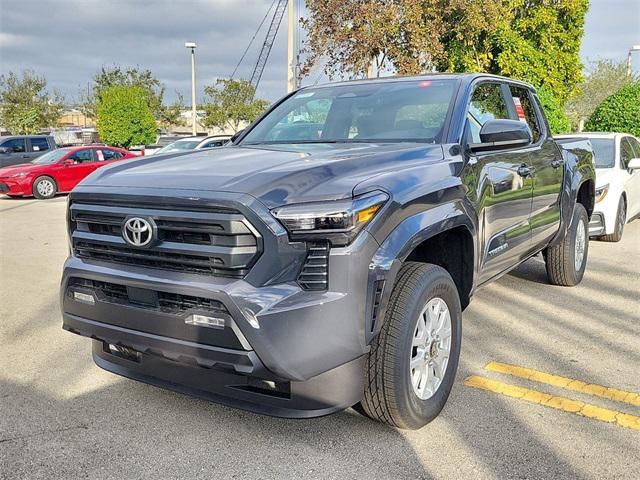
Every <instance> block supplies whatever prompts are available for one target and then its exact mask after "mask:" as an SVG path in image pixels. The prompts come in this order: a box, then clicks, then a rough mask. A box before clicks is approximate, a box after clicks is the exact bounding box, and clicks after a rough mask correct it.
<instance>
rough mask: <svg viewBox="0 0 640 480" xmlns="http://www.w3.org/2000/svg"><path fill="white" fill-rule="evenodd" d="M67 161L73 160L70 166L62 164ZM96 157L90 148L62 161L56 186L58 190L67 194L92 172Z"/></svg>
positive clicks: (78, 151)
mask: <svg viewBox="0 0 640 480" xmlns="http://www.w3.org/2000/svg"><path fill="white" fill-rule="evenodd" d="M67 160H73V163H72V164H69V165H66V164H64V162H65V161H67ZM96 166H97V165H96V157H95V156H94V151H93V149H92V148H83V149H81V150H76V151H75V152H73V153H71V154H69V155H68V156H67V158H66V159H65V160H64V161H63V166H62V168H61V169H60V173H59V174H58V177H59V178H58V179H57V180H58V186H59V187H60V190H62V191H65V192H68V191H69V190H71V189H73V187H75V186H76V185H77V184H78V183H80V181H81V180H82V179H83V178H85V177H86V176H87V175H89V174H90V173H91V172H93V171H94V170H95V168H96Z"/></svg>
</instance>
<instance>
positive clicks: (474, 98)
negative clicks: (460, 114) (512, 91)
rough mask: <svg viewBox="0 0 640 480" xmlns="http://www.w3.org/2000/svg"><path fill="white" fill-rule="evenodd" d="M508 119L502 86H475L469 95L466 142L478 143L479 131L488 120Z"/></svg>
mask: <svg viewBox="0 0 640 480" xmlns="http://www.w3.org/2000/svg"><path fill="white" fill-rule="evenodd" d="M509 118H511V117H510V116H509V110H508V109H507V104H506V102H505V100H504V95H503V94H502V86H501V85H500V84H499V83H481V84H480V85H477V86H476V87H475V89H474V90H473V94H472V95H471V102H470V104H469V112H468V113H467V133H466V138H467V141H468V142H469V143H480V129H481V128H482V126H483V125H484V124H485V123H486V122H487V121H488V120H494V119H509Z"/></svg>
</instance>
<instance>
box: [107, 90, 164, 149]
mask: <svg viewBox="0 0 640 480" xmlns="http://www.w3.org/2000/svg"><path fill="white" fill-rule="evenodd" d="M96 115H97V119H98V133H99V134H100V138H101V139H102V141H104V142H106V143H108V144H109V145H115V146H119V147H124V148H129V147H130V146H131V145H146V144H149V143H153V141H154V140H155V138H156V122H155V119H154V118H153V113H152V112H151V108H150V107H149V104H148V100H147V97H146V93H145V90H144V88H143V87H141V86H138V85H132V86H124V85H114V86H110V87H106V88H104V89H102V90H101V92H100V99H99V101H98V103H97V105H96Z"/></svg>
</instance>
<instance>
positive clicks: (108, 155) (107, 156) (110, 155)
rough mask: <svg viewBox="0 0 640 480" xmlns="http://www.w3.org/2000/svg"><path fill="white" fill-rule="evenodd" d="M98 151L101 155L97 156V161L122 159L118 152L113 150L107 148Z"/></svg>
mask: <svg viewBox="0 0 640 480" xmlns="http://www.w3.org/2000/svg"><path fill="white" fill-rule="evenodd" d="M98 151H99V152H100V153H101V154H102V155H98V160H117V159H118V158H122V157H123V155H122V154H121V153H120V152H116V151H115V150H110V149H108V148H103V149H102V150H98ZM100 157H102V158H100Z"/></svg>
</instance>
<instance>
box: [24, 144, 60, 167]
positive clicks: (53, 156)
mask: <svg viewBox="0 0 640 480" xmlns="http://www.w3.org/2000/svg"><path fill="white" fill-rule="evenodd" d="M67 153H69V150H67V149H66V148H59V149H57V150H51V151H50V152H47V153H45V154H44V155H40V156H39V157H37V158H34V159H33V160H31V163H33V164H35V165H48V164H50V163H55V162H57V161H58V160H60V159H61V158H62V157H64V156H65V155H66V154H67Z"/></svg>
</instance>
